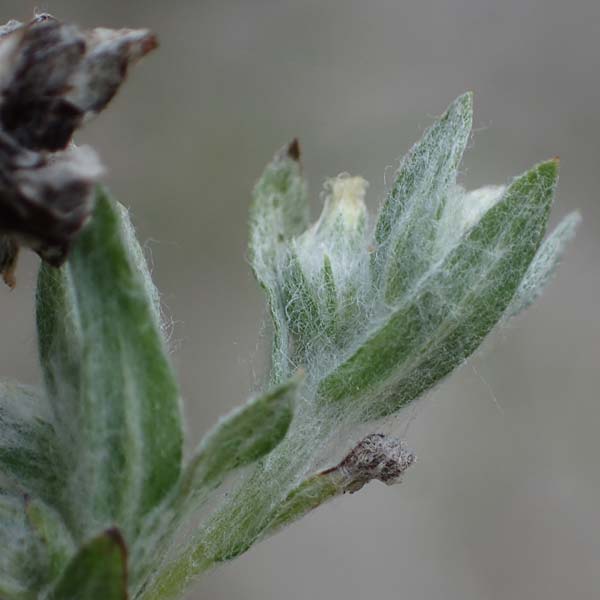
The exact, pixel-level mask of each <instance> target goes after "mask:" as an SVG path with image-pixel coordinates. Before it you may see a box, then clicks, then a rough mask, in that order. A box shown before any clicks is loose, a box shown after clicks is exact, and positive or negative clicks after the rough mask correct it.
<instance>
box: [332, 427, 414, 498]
mask: <svg viewBox="0 0 600 600" xmlns="http://www.w3.org/2000/svg"><path fill="white" fill-rule="evenodd" d="M414 462H415V455H414V454H413V453H412V452H411V451H410V450H408V449H407V448H406V446H405V445H404V443H403V442H402V441H401V440H399V439H397V438H392V437H388V436H385V435H383V434H382V433H373V434H371V435H368V436H367V437H366V438H364V439H363V440H362V441H360V442H359V443H358V444H357V445H356V446H355V447H354V448H353V449H352V450H351V451H350V453H349V454H348V455H347V456H346V458H344V460H343V461H342V462H341V463H340V464H339V465H337V466H336V467H334V468H333V469H329V470H328V471H325V473H336V474H338V475H340V476H341V477H342V478H343V481H344V486H345V491H347V492H350V493H354V492H357V491H358V490H360V489H361V488H362V487H363V486H364V485H365V484H367V483H369V481H371V480H373V479H378V480H379V481H383V483H386V484H387V485H392V484H394V483H398V482H399V481H400V478H401V477H402V475H403V473H404V471H406V469H408V467H410V466H411V465H412V464H413V463H414Z"/></svg>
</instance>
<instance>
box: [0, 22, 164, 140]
mask: <svg viewBox="0 0 600 600" xmlns="http://www.w3.org/2000/svg"><path fill="white" fill-rule="evenodd" d="M2 33H4V35H2ZM156 46H157V41H156V37H155V36H154V35H153V34H152V33H150V32H149V31H147V30H139V31H136V30H130V29H124V30H120V31H114V30H111V29H93V30H91V31H88V32H82V31H80V30H79V29H77V27H74V26H73V25H67V24H65V23H61V22H60V21H57V20H56V19H54V18H53V17H51V16H49V15H40V16H38V17H36V18H35V19H34V20H33V21H31V22H30V23H28V24H27V25H22V26H16V22H15V21H12V22H11V23H9V24H7V25H5V26H4V28H2V30H0V95H1V98H0V126H2V128H3V129H4V131H6V132H7V133H9V134H10V135H11V136H12V137H14V138H15V140H16V141H18V142H19V143H20V144H21V145H23V146H25V147H26V148H29V149H33V150H50V151H54V150H60V149H63V148H66V146H67V145H68V143H69V141H70V140H71V137H72V135H73V133H74V131H75V130H76V129H77V128H78V127H79V126H80V125H81V123H82V122H83V121H84V119H85V118H86V117H87V116H88V115H90V114H94V113H98V112H100V111H101V110H103V109H104V108H105V107H106V105H107V104H108V103H109V102H110V100H111V99H112V98H113V97H114V95H115V94H116V92H117V90H118V89H119V87H120V85H121V83H123V81H124V79H125V77H126V75H127V70H128V67H129V65H130V64H131V63H134V62H136V61H137V60H139V59H140V58H141V57H143V56H144V55H145V54H147V53H148V52H150V51H151V50H153V49H154V48H156Z"/></svg>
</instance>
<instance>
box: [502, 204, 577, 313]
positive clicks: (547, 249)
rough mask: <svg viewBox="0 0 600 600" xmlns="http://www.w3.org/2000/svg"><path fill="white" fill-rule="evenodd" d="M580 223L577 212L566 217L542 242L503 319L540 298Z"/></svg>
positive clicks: (522, 309)
mask: <svg viewBox="0 0 600 600" xmlns="http://www.w3.org/2000/svg"><path fill="white" fill-rule="evenodd" d="M580 221H581V216H580V215H579V213H577V212H573V213H571V214H569V215H567V216H566V217H565V218H564V219H563V220H562V221H561V222H560V223H559V224H558V225H557V226H556V229H554V231H553V232H552V233H551V234H550V235H549V236H548V239H546V240H544V243H543V244H542V245H541V246H540V249H539V250H538V252H537V254H536V255H535V258H534V259H533V260H532V261H531V265H529V268H528V269H527V272H526V273H525V277H523V281H521V285H520V286H519V288H518V289H517V291H516V293H515V296H514V298H513V299H512V301H511V303H510V305H509V306H508V308H507V309H506V313H505V315H504V318H505V319H509V318H510V317H514V316H516V315H518V314H519V313H520V312H522V311H524V310H525V309H526V308H528V307H529V306H531V305H532V304H533V303H534V302H535V301H536V300H537V299H538V298H539V297H540V295H541V294H542V292H543V291H544V289H545V287H546V285H548V283H549V282H550V280H551V279H552V275H554V271H555V270H556V267H557V266H558V263H559V262H560V261H561V259H562V257H563V254H564V252H565V249H566V247H567V244H568V243H569V242H570V241H571V239H572V238H573V237H574V236H575V230H576V229H577V225H579V222H580Z"/></svg>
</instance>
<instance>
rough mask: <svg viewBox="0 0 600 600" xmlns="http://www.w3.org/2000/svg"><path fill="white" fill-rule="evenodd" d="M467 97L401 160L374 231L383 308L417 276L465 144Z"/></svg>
mask: <svg viewBox="0 0 600 600" xmlns="http://www.w3.org/2000/svg"><path fill="white" fill-rule="evenodd" d="M472 121H473V96H472V94H471V93H466V94H463V95H462V96H460V97H459V98H457V99H456V100H455V101H454V102H453V103H452V104H451V105H450V106H449V107H448V109H447V110H446V112H445V113H444V115H443V116H442V117H441V118H440V119H439V121H437V122H436V123H434V125H433V126H432V127H431V128H430V129H429V130H428V131H427V132H426V133H425V135H424V136H423V138H422V139H421V141H419V142H418V143H417V144H415V146H413V147H412V149H411V150H410V151H409V153H408V154H407V155H406V156H405V157H404V159H403V160H402V163H401V165H400V168H399V170H398V173H397V175H396V179H395V181H394V184H393V186H392V189H391V191H390V193H389V195H388V197H387V199H386V201H385V203H384V204H383V206H382V207H381V210H380V213H379V218H378V221H377V225H376V228H375V252H374V254H373V257H372V271H373V278H374V281H375V285H376V287H377V288H379V289H380V290H381V291H382V292H383V295H384V299H385V301H386V302H387V303H388V304H391V305H393V304H395V303H396V301H397V300H398V299H399V298H400V296H401V295H402V294H403V293H405V292H406V291H407V290H408V289H409V288H410V287H411V286H412V285H413V284H414V283H415V281H416V280H417V279H418V278H419V277H420V276H421V275H422V274H423V272H424V271H425V268H426V266H427V264H428V259H429V257H430V256H431V254H432V251H433V241H434V239H435V233H436V228H437V221H438V219H439V217H440V215H441V213H442V210H443V207H444V203H445V201H446V198H447V196H448V194H449V192H450V189H451V187H452V186H453V185H454V183H455V181H456V174H457V169H458V165H459V163H460V161H461V158H462V155H463V153H464V150H465V147H466V145H467V142H468V140H469V135H470V132H471V125H472Z"/></svg>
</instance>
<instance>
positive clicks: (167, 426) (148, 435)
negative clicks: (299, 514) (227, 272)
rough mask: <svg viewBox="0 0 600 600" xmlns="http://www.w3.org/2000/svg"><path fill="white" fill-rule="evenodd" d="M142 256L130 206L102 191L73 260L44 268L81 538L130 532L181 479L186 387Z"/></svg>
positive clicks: (49, 351) (51, 372) (46, 315)
mask: <svg viewBox="0 0 600 600" xmlns="http://www.w3.org/2000/svg"><path fill="white" fill-rule="evenodd" d="M139 257H140V250H139V247H138V246H137V242H135V238H134V237H133V236H132V229H131V226H130V224H129V223H127V221H126V220H125V213H124V211H123V210H122V209H121V208H119V207H118V206H117V204H116V203H115V202H113V201H112V200H111V199H109V197H108V196H107V195H106V193H105V192H103V191H100V192H99V193H98V198H97V205H96V210H95V213H94V217H93V219H92V222H91V223H90V225H89V226H88V227H87V228H86V229H85V231H84V232H83V234H82V235H81V237H80V238H79V239H78V241H77V244H76V246H75V248H74V252H73V255H72V257H71V259H70V260H69V262H68V263H67V265H66V266H65V267H63V268H61V269H52V268H50V267H47V266H45V265H43V266H42V268H41V272H40V278H39V284H38V297H37V320H38V331H39V340H40V356H41V363H42V367H43V370H44V375H45V379H46V385H47V389H48V393H49V396H50V399H51V401H52V404H53V408H54V412H55V414H56V421H57V427H58V428H59V436H60V439H61V443H62V451H63V455H64V460H65V461H66V462H67V464H68V465H69V466H68V473H69V481H68V483H67V485H66V488H65V498H66V499H67V500H68V501H69V502H70V511H71V525H73V526H74V528H75V530H76V531H77V532H78V534H80V535H83V534H86V533H87V534H89V533H90V532H94V531H98V529H99V528H100V529H101V528H103V527H106V526H108V525H110V524H113V523H117V524H119V525H120V526H122V527H123V529H124V531H125V533H126V535H129V534H130V533H132V532H133V531H135V529H136V527H137V525H138V523H139V521H140V519H141V518H142V517H143V515H144V514H146V513H148V512H149V511H150V510H152V508H154V507H155V506H156V505H157V504H158V503H159V502H160V501H161V500H162V499H163V498H164V497H165V495H166V494H167V493H168V492H169V490H170V489H171V488H172V487H173V485H174V484H175V482H176V481H177V480H178V478H179V473H180V462H181V445H182V432H181V415H180V406H179V393H178V389H177V385H176V382H175V378H174V375H173V371H172V369H171V366H170V364H169V360H168V357H167V355H166V353H165V347H164V341H163V339H162V336H161V333H160V330H159V325H158V315H157V311H156V293H155V292H154V291H152V290H151V289H149V285H150V283H149V279H148V277H147V274H146V273H145V271H144V269H140V264H139Z"/></svg>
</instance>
